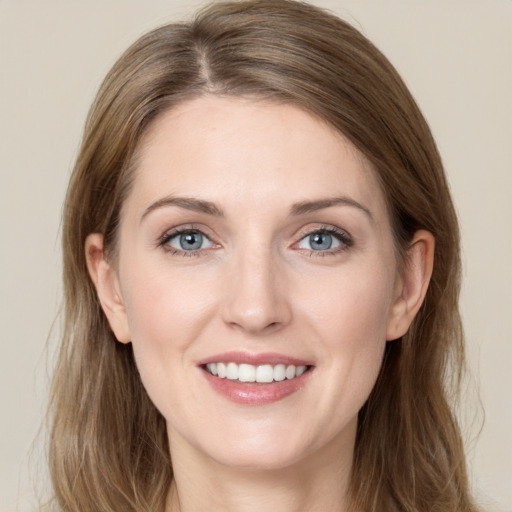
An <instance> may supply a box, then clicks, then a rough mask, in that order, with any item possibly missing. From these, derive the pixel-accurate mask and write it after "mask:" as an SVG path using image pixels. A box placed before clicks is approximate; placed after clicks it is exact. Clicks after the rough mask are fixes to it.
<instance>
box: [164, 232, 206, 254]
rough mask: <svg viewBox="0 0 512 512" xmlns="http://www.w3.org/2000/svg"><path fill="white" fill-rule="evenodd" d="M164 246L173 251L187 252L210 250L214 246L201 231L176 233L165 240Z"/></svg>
mask: <svg viewBox="0 0 512 512" xmlns="http://www.w3.org/2000/svg"><path fill="white" fill-rule="evenodd" d="M164 244H165V245H168V246H170V247H172V248H173V249H178V250H180V251H185V252H190V251H198V250H201V249H208V248H210V247H212V246H213V242H212V241H211V240H209V239H208V238H207V237H206V236H205V235H203V233H201V232H200V231H185V232H181V233H175V234H173V235H171V236H169V237H167V239H166V240H164Z"/></svg>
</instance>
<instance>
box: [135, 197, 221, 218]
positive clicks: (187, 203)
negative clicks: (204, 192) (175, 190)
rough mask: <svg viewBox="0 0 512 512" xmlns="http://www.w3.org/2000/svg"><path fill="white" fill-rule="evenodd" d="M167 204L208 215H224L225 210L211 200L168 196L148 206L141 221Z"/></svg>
mask: <svg viewBox="0 0 512 512" xmlns="http://www.w3.org/2000/svg"><path fill="white" fill-rule="evenodd" d="M165 206H177V207H178V208H183V209H185V210H191V211H193V212H199V213H206V214H207V215H213V216H215V217H223V216H224V212H223V211H222V210H221V209H220V208H219V207H218V206H217V205H216V204H215V203H212V202H211V201H204V200H203V199H195V198H193V197H175V196H167V197H163V198H162V199H159V200H158V201H155V202H154V203H152V204H151V205H150V206H148V207H147V208H146V209H145V210H144V213H143V214H142V216H141V219H140V220H141V222H142V221H143V220H144V218H145V217H147V216H148V215H149V214H150V213H151V212H152V211H154V210H157V209H158V208H163V207H165Z"/></svg>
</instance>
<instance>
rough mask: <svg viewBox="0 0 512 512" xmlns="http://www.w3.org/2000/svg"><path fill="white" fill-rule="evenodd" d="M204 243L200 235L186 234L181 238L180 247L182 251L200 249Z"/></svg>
mask: <svg viewBox="0 0 512 512" xmlns="http://www.w3.org/2000/svg"><path fill="white" fill-rule="evenodd" d="M202 243H203V237H202V235H201V234H200V233H186V234H184V235H181V236H180V245H181V248H182V249H185V250H189V251H190V250H194V249H199V248H200V247H201V245H202Z"/></svg>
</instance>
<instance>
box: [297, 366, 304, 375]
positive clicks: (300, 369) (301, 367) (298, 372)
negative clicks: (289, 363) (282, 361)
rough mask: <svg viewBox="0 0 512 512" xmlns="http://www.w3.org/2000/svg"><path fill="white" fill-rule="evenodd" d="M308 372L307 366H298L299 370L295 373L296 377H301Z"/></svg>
mask: <svg viewBox="0 0 512 512" xmlns="http://www.w3.org/2000/svg"><path fill="white" fill-rule="evenodd" d="M305 371H306V366H297V370H296V371H295V376H296V377H300V376H301V375H302V374H303V373H304V372H305Z"/></svg>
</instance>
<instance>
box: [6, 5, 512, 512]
mask: <svg viewBox="0 0 512 512" xmlns="http://www.w3.org/2000/svg"><path fill="white" fill-rule="evenodd" d="M313 3H316V4H318V5H322V6H326V7H329V8H331V9H333V10H334V11H336V12H337V13H338V14H340V15H342V16H343V17H345V18H347V19H348V20H349V21H352V22H353V23H355V24H356V25H357V26H359V27H360V28H361V29H362V30H363V32H364V33H365V34H366V35H367V36H369V38H370V39H371V40H373V41H374V42H375V43H376V44H377V45H378V46H379V47H380V48H381V49H382V50H383V51H384V53H386V55H387V56H388V57H389V58H390V60H391V61H392V62H393V63H394V64H395V66H396V67H397V68H398V70H399V71H400V72H401V73H402V75H403V76H404V78H405V80H406V82H407V83H408V85H409V86H410V88H411V90H412V92H413V94H414V95H415V96H416V98H417V100H418V102H419V104H420V107H421V108H422V109H423V111H424V113H425V115H426V117H427V119H428V120H429V122H430V124H431V126H432V129H433V132H434V135H435V136H436V138H437V140H438V143H439V146H440V150H441V153H442V155H443V158H444V161H445V164H446V168H447V172H448V175H449V179H450V182H451V184H452V188H453V194H454V196H455V201H456V204H457V207H458V211H459V213H460V218H461V224H462V231H463V243H464V262H465V286H464V290H463V297H462V308H463V314H464V320H465V326H466V331H467V338H468V348H469V353H470V363H471V369H472V372H473V375H474V377H475V378H476V380H477V381H479V386H480V393H481V397H482V401H483V404H484V407H485V411H486V421H485V425H484V427H483V430H482V432H481V435H480V437H479V440H478V442H475V441H474V437H475V435H476V433H477V431H478V428H479V425H480V423H479V422H480V420H481V415H480V416H479V413H478V403H477V402H476V401H475V394H474V392H471V393H469V395H468V399H467V401H466V407H465V411H463V417H464V418H465V431H466V437H467V439H468V452H469V460H470V464H471V470H472V479H473V481H474V485H475V489H477V490H478V492H479V494H481V495H483V496H484V497H485V496H487V497H488V498H487V502H488V503H490V501H489V500H490V499H491V498H492V500H494V502H495V503H494V505H493V506H490V507H489V508H490V509H491V510H494V509H496V510H503V511H508V512H510V511H512V443H511V441H510V435H511V433H512V398H511V395H512V334H511V332H512V321H511V319H512V264H511V263H510V261H511V257H512V242H511V240H512V227H511V224H512V206H511V205H512V199H511V194H512V172H511V171H512V169H511V164H510V162H511V161H512V149H511V148H512V1H510V0H501V1H500V0H480V1H471V0H458V1H456V0H442V1H441V0H438V1H434V0H408V1H398V0H381V1H377V0H373V1H368V0H359V1H355V0H352V1H349V0H347V1H344V0H332V1H328V0H318V1H315V2H313ZM197 5H199V3H198V2H192V3H191V2H185V1H183V0H175V1H171V0H168V1H163V0H162V1H156V0H152V1H143V0H139V1H129V0H125V1H107V0H104V1H102V2H99V1H90V0H89V1H86V0H82V1H79V0H67V1H59V2H57V1H45V0H42V1H36V0H33V1H27V0H3V1H2V0H0V208H1V211H0V228H1V233H0V286H1V292H0V301H1V307H0V315H1V316H0V325H1V328H2V339H1V345H0V411H1V413H0V414H1V415H2V416H1V421H0V425H1V436H0V510H1V511H11V510H16V506H15V503H16V502H17V501H18V502H19V509H18V510H20V511H25V510H31V509H33V508H31V506H30V504H31V503H33V502H34V495H33V491H32V488H31V482H30V476H31V477H32V478H44V450H43V442H42V439H41V438H39V441H37V442H36V443H35V444H32V442H33V440H34V438H35V436H36V434H37V431H38V428H39V427H40V425H41V422H42V418H43V412H44V404H45V401H46V395H47V388H48V374H49V373H50V372H51V367H52V356H53V352H54V348H55V339H56V338H57V336H56V332H57V331H58V322H57V325H56V327H55V329H54V333H53V334H51V335H50V336H49V342H48V346H49V349H48V351H46V349H45V346H46V342H47V337H48V334H49V332H50V329H51V327H52V323H53V322H54V319H55V316H56V313H57V310H58V307H59V302H60V247H59V244H60V240H59V236H60V233H59V222H60V211H61V204H62V200H63V195H64V191H65V187H66V182H67V179H68V176H69V172H70V168H71V166H72V162H73V159H74V157H75V155H76V150H77V146H78V142H79V139H80V134H81V129H82V124H83V121H84V119H85V115H86V111H87V108H88V106H89V104H90V102H91V100H92V97H93V95H94V93H95V90H96V88H97V86H98V85H99V82H100V80H101V79H102V77H103V75H104V74H105V73H106V71H107V70H108V68H109V67H110V66H111V64H112V63H113V61H114V59H115V58H116V57H117V56H118V55H119V54H120V52H121V51H122V50H124V49H125V47H127V46H128V44H130V43H131V42H132V41H133V40H134V39H135V38H136V37H137V36H139V35H140V34H142V33H143V32H144V31H146V30H147V29H150V28H152V27H154V26H156V25H159V24H162V23H164V22H165V21H167V20H170V19H175V18H176V17H179V18H182V17H184V16H186V15H187V14H188V13H190V12H192V11H193V10H194V8H195V7H196V6H197ZM43 482H44V481H43ZM42 486H43V488H44V487H45V486H44V483H43V485H42Z"/></svg>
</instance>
